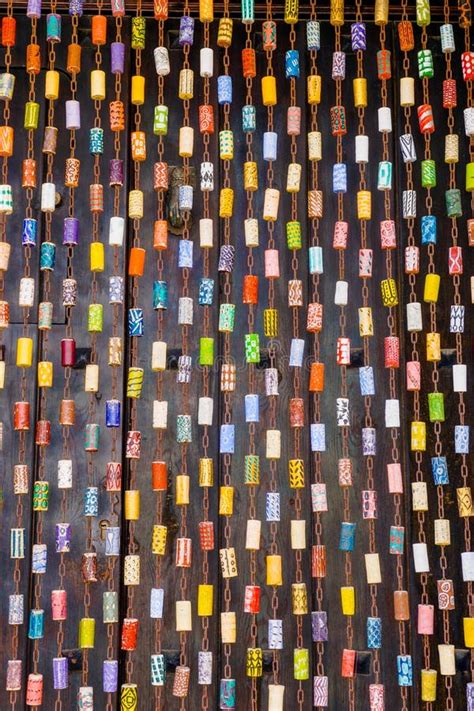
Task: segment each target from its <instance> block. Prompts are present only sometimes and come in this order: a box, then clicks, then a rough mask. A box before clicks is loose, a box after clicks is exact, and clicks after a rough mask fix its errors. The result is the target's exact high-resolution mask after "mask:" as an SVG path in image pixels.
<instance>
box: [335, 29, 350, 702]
mask: <svg viewBox="0 0 474 711" xmlns="http://www.w3.org/2000/svg"><path fill="white" fill-rule="evenodd" d="M334 30H335V51H336V52H340V51H341V27H340V26H339V25H337V26H336V27H335V28H334ZM335 85H336V105H337V106H341V104H342V80H341V79H336V80H335ZM336 160H337V162H338V163H342V162H343V142H342V136H341V135H340V134H338V136H337V137H336ZM337 219H338V221H343V220H344V195H343V193H341V192H338V193H337ZM344 279H345V253H344V250H343V249H340V250H339V280H340V281H343V280H344ZM339 308H340V313H339V335H340V337H344V336H345V335H346V309H345V307H344V306H340V307H339ZM340 373H341V382H340V390H339V393H340V397H343V398H347V397H348V388H347V367H346V366H345V365H341V366H340ZM340 429H341V451H342V457H343V458H344V459H348V458H349V427H348V426H345V427H341V428H340ZM343 516H344V521H350V520H351V506H350V491H349V488H348V487H347V486H345V487H344V488H343ZM344 578H345V584H346V586H352V584H353V580H352V555H351V553H350V551H346V552H345V553H344ZM346 643H347V648H348V649H352V648H353V645H354V627H353V623H352V616H351V615H347V617H346ZM347 683H348V708H349V711H355V688H354V686H355V685H354V678H353V677H349V678H348V680H347Z"/></svg>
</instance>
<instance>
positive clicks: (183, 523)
mask: <svg viewBox="0 0 474 711" xmlns="http://www.w3.org/2000/svg"><path fill="white" fill-rule="evenodd" d="M189 14H190V7H189V1H188V0H185V2H184V6H183V17H185V16H189ZM189 53H190V45H189V43H186V44H184V46H183V65H182V69H183V71H187V70H189V67H190V64H189ZM189 109H190V100H189V99H187V98H184V99H183V126H189V125H190V122H189ZM183 183H184V185H190V184H191V178H190V165H189V157H188V156H187V155H185V156H183ZM190 219H191V215H190V212H189V209H186V210H185V211H184V214H183V235H182V239H183V240H189V239H190ZM181 295H182V297H187V296H188V295H189V268H188V267H184V268H183V269H182V283H181ZM188 338H189V334H188V325H187V324H182V325H181V352H182V355H183V356H187V355H189V350H190V346H189V340H188ZM180 387H181V407H182V414H183V415H185V416H186V415H189V414H190V403H189V382H188V379H187V378H186V377H185V378H184V382H182V383H181V386H180ZM181 474H182V475H185V476H188V443H187V442H183V443H181ZM187 513H188V506H187V504H182V505H181V506H180V522H179V537H180V538H187V536H188V521H187ZM188 586H189V568H188V567H184V566H183V567H181V571H180V576H179V595H180V599H181V601H186V600H187V599H188ZM188 636H189V635H188V633H187V632H180V633H179V650H180V654H179V663H180V666H181V667H186V666H187V664H188ZM179 708H180V711H185V709H186V708H187V693H186V696H181V697H180V700H179Z"/></svg>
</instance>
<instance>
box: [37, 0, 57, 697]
mask: <svg viewBox="0 0 474 711" xmlns="http://www.w3.org/2000/svg"><path fill="white" fill-rule="evenodd" d="M51 13H52V14H55V13H56V2H55V0H52V2H51ZM47 39H48V70H49V71H50V72H54V71H55V62H56V52H55V49H54V47H55V43H56V41H58V39H57V37H55V36H49V37H48V38H47ZM51 97H52V95H51ZM54 102H55V99H54V98H49V99H48V113H47V127H51V128H53V129H54V119H55V103H54ZM54 153H55V152H53V151H51V152H48V153H47V158H46V182H47V183H51V184H53V185H54V173H53V168H54ZM55 203H56V195H54V204H53V205H50V204H49V205H48V210H47V211H46V212H45V213H44V242H47V243H50V244H51V245H52V221H53V212H54V209H55ZM50 275H51V272H50V270H49V269H46V270H44V271H43V274H42V276H43V291H42V297H43V304H44V307H43V308H44V310H45V312H47V311H50V310H51V306H52V305H50V294H51V279H50ZM40 308H41V306H40V307H39V309H40ZM49 318H50V319H51V320H49V319H48V316H46V318H45V321H44V323H43V324H42V325H41V324H40V321H41V312H40V311H39V314H38V329H41V333H40V334H39V346H38V348H39V352H40V354H41V355H40V360H41V361H42V362H44V364H45V365H44V368H45V370H47V369H48V368H50V369H51V370H52V364H51V363H49V361H48V355H49V351H48V345H49V330H50V328H51V322H52V314H51V316H50V317H49ZM38 368H39V366H38ZM38 387H40V392H39V395H38V398H39V415H38V417H39V419H38V421H37V423H36V434H35V439H36V445H37V447H38V452H37V454H38V457H37V461H38V469H37V481H36V482H35V484H34V486H35V488H36V487H37V488H38V490H39V491H41V490H43V488H44V490H46V488H47V487H48V482H47V480H46V479H45V475H46V471H47V463H46V459H47V456H46V453H47V446H48V445H49V443H50V428H51V423H50V421H49V420H48V419H47V415H48V402H47V387H44V386H40V382H39V378H38ZM33 498H34V496H33ZM33 509H34V510H35V521H34V529H35V545H37V546H39V547H41V546H42V545H43V511H44V508H43V506H42V505H41V504H40V505H39V506H37V507H35V505H34V502H33ZM43 577H44V576H43V575H42V574H35V575H34V576H33V580H34V583H33V599H32V608H33V610H41V599H42V583H43ZM40 641H41V640H40V639H38V638H36V639H34V641H33V655H32V674H34V675H38V679H39V678H41V683H42V682H43V679H42V674H41V671H40ZM30 676H31V675H30ZM40 706H41V704H39V705H37V706H34V707H33V708H34V709H35V711H37V709H39V708H40Z"/></svg>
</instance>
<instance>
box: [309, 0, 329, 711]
mask: <svg viewBox="0 0 474 711" xmlns="http://www.w3.org/2000/svg"><path fill="white" fill-rule="evenodd" d="M310 20H311V22H312V23H317V13H316V0H311V15H310ZM317 31H318V32H320V28H319V23H318V25H317ZM308 32H309V29H308ZM315 44H316V47H315V48H311V49H310V75H311V76H312V77H315V76H318V73H317V59H318V43H315ZM309 98H310V97H309V95H308V99H309ZM318 103H319V101H318V100H317V99H316V100H311V101H310V116H311V118H310V130H311V135H312V136H316V135H318V134H319V135H320V133H319V126H318ZM310 160H311V166H310V173H309V174H310V192H309V193H308V214H309V216H310V218H311V219H310V224H311V247H312V248H313V249H314V250H315V251H316V252H317V251H318V250H320V249H321V244H320V242H321V240H320V221H321V217H322V215H323V210H322V199H323V196H322V192H321V191H320V189H319V170H318V159H314V158H313V157H311V158H310ZM313 196H314V200H315V202H317V201H318V200H320V201H321V208H320V209H317V208H315V209H314V210H312V209H311V207H310V205H311V198H312V197H313ZM320 271H321V270H320V269H317V270H316V269H310V272H311V294H312V299H311V301H312V303H313V304H319V303H320V299H321V295H320ZM321 308H322V312H323V318H324V305H322V307H321ZM320 328H322V324H321V327H318V328H315V329H314V332H313V342H312V351H313V352H312V357H311V368H312V369H314V371H315V373H316V372H317V371H318V369H319V370H320V371H321V370H322V368H324V363H322V362H321V360H320V351H321V343H320ZM310 372H311V371H310ZM309 389H310V391H312V393H313V395H312V398H311V402H310V405H311V418H312V421H313V423H314V425H315V427H320V426H321V425H322V424H323V423H322V421H321V395H322V385H317V386H313V385H312V382H311V375H310V387H309ZM323 426H324V425H323ZM324 446H325V445H323V446H321V447H319V448H315V450H314V452H313V457H312V470H313V472H314V483H313V486H314V490H315V497H316V496H317V495H318V494H321V497H322V498H323V499H324V503H323V505H322V506H315V505H314V504H313V507H312V510H313V522H314V523H313V525H314V528H313V531H314V532H313V551H312V557H313V558H314V559H316V556H317V555H320V556H321V557H323V559H324V558H325V556H326V544H325V537H324V531H323V516H324V511H325V510H327V501H326V484H325V481H324V475H323V467H322V451H321V450H323V449H324ZM314 568H316V565H315V566H314ZM325 576H326V570H325V569H324V568H323V569H322V570H319V569H318V570H316V569H313V570H312V578H314V579H315V583H314V585H313V587H315V590H314V604H313V606H312V609H313V610H315V612H317V614H318V615H320V616H321V618H322V619H323V620H327V616H326V610H325V597H324V595H325V591H326V586H325V584H324V578H325ZM320 637H322V635H320ZM315 652H316V662H315V672H316V676H315V686H316V685H318V686H319V683H325V682H327V674H326V667H325V656H326V654H325V645H324V641H323V639H318V640H317V641H316V642H315ZM323 679H324V681H321V682H318V680H323ZM318 700H319V699H316V698H315V699H314V703H315V705H316V708H317V711H323V709H324V708H325V707H326V704H325V706H319V705H317V702H318Z"/></svg>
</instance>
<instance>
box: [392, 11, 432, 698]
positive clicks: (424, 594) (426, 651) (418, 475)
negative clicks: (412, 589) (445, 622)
mask: <svg viewBox="0 0 474 711" xmlns="http://www.w3.org/2000/svg"><path fill="white" fill-rule="evenodd" d="M402 10H403V11H402V21H405V22H406V21H408V0H402ZM403 76H405V77H409V76H410V54H409V52H407V51H404V52H403ZM403 113H404V117H405V124H404V133H406V134H411V133H412V129H411V116H412V109H411V106H405V107H404V109H403ZM404 166H405V177H406V190H413V165H412V163H411V162H407V163H404ZM406 229H407V236H406V243H407V245H408V246H409V247H412V248H413V247H417V242H416V238H415V220H414V218H413V217H410V218H408V219H407V220H406ZM408 284H409V287H410V293H409V302H410V303H416V302H417V278H416V274H409V275H408ZM410 343H411V354H410V359H411V360H412V361H414V362H417V363H419V362H420V355H419V345H418V333H417V331H412V332H411V333H410ZM420 412H421V405H420V391H419V390H414V391H413V412H412V421H413V422H418V421H419V420H420ZM414 460H415V461H414V479H415V481H416V482H420V483H424V482H425V475H424V467H425V462H424V456H423V452H421V451H420V450H417V451H415V453H414ZM425 518H426V517H425V512H424V511H417V512H416V519H417V530H418V542H419V543H426V532H425ZM428 580H429V576H428V574H427V573H421V574H420V576H419V585H420V587H421V592H420V604H422V605H428V604H429V594H428ZM400 624H401V623H399V625H400ZM423 668H424V669H430V668H431V647H430V637H429V636H428V635H423ZM432 708H433V706H432V703H431V702H426V703H425V709H426V711H432Z"/></svg>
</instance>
